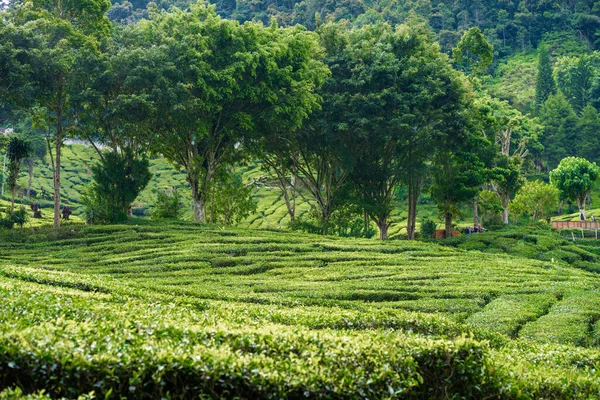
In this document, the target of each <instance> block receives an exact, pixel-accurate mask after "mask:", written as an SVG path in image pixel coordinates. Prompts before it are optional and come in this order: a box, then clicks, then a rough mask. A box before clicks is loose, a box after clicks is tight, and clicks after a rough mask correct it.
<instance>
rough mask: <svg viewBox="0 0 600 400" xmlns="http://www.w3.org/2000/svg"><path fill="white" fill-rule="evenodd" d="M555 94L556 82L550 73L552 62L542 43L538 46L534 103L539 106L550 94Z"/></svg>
mask: <svg viewBox="0 0 600 400" xmlns="http://www.w3.org/2000/svg"><path fill="white" fill-rule="evenodd" d="M553 94H556V82H555V81H554V75H552V64H551V63H550V54H549V53H548V49H547V48H546V46H545V45H544V44H543V43H542V44H540V46H539V47H538V69H537V77H536V82H535V104H536V107H541V106H542V104H544V103H545V102H546V100H548V97H549V96H550V95H553Z"/></svg>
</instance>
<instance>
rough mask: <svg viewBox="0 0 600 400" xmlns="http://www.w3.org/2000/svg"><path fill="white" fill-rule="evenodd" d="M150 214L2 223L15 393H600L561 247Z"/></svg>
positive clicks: (6, 384) (1, 293)
mask: <svg viewBox="0 0 600 400" xmlns="http://www.w3.org/2000/svg"><path fill="white" fill-rule="evenodd" d="M138 223H139V224H138V225H135V224H132V225H122V226H110V227H108V226H102V227H83V226H77V225H74V226H69V227H65V228H63V230H61V231H60V232H56V231H51V230H45V229H43V228H42V229H37V230H31V229H26V230H24V231H22V232H21V231H18V230H17V231H14V232H10V233H6V232H4V233H0V332H1V333H0V388H3V389H5V390H4V391H3V392H2V394H0V398H1V399H13V398H20V397H23V396H29V398H42V397H44V396H51V397H52V398H59V397H65V398H77V397H79V396H83V397H82V398H92V397H95V398H119V397H123V398H139V399H142V398H144V399H147V398H242V399H256V398H265V399H267V398H271V399H275V398H277V399H279V398H291V399H292V398H293V399H298V398H369V399H380V398H433V399H436V398H439V399H442V398H444V399H445V398H477V399H480V398H548V399H549V398H581V399H593V398H598V397H600V322H599V321H600V276H599V275H598V274H597V273H595V272H592V271H586V270H584V269H581V268H575V267H573V266H571V265H570V264H568V263H567V262H565V261H563V260H562V259H558V258H557V259H555V262H552V261H551V260H549V261H540V260H533V259H529V258H524V257H519V256H514V255H510V254H506V253H499V252H495V253H487V252H483V251H477V250H467V249H465V248H462V247H461V246H460V245H459V246H457V247H450V246H440V245H437V244H430V243H422V242H414V243H410V242H405V241H392V242H388V243H380V242H377V241H372V240H355V239H342V238H333V237H327V238H325V237H320V236H311V235H302V234H296V233H285V232H279V231H265V230H263V231H261V230H254V231H250V230H242V229H220V228H218V229H217V228H210V227H197V226H194V225H191V224H186V223H171V224H164V223H163V224H160V225H159V224H158V223H143V222H142V221H138ZM482 237H483V235H482ZM514 240H516V241H518V240H520V239H514ZM461 245H462V243H461Z"/></svg>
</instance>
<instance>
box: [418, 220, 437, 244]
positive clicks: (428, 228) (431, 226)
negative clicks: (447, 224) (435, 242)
mask: <svg viewBox="0 0 600 400" xmlns="http://www.w3.org/2000/svg"><path fill="white" fill-rule="evenodd" d="M436 230H437V224H436V223H435V222H434V221H432V220H430V219H429V218H427V217H425V218H423V219H422V220H421V237H422V238H423V239H432V238H433V235H435V231H436Z"/></svg>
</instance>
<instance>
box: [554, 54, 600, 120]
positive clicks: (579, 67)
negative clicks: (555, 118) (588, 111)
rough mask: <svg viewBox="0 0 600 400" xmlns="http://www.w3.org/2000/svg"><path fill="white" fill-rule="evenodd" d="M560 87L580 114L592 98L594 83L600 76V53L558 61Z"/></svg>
mask: <svg viewBox="0 0 600 400" xmlns="http://www.w3.org/2000/svg"><path fill="white" fill-rule="evenodd" d="M555 68H556V77H557V83H558V88H559V89H560V91H561V92H562V93H563V94H564V95H565V97H566V99H567V101H568V102H569V103H570V104H571V106H572V107H573V110H574V111H575V112H576V113H577V114H579V113H581V112H582V111H583V109H584V108H585V106H586V105H588V104H589V102H590V101H591V100H592V97H593V89H594V83H595V82H596V81H597V79H598V77H599V76H600V53H599V52H597V51H594V52H592V53H590V54H583V55H581V56H580V57H562V58H560V59H559V60H558V61H557V63H556V67H555Z"/></svg>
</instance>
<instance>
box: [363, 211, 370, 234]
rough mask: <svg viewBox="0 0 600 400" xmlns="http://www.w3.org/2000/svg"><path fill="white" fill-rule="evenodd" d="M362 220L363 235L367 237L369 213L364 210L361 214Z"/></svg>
mask: <svg viewBox="0 0 600 400" xmlns="http://www.w3.org/2000/svg"><path fill="white" fill-rule="evenodd" d="M363 220H364V224H365V226H364V230H365V231H364V235H365V237H368V235H369V213H368V212H367V211H366V210H365V211H364V214H363Z"/></svg>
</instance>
